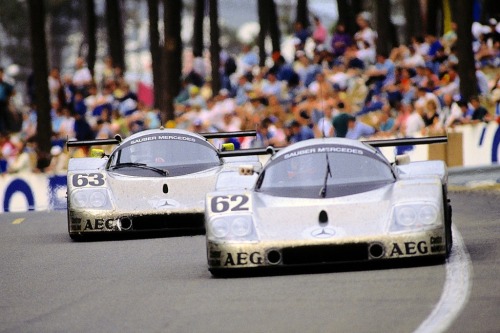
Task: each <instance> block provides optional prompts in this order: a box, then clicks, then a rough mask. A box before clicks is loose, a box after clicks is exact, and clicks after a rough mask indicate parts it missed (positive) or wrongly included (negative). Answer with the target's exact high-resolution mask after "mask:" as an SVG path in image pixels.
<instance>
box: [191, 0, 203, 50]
mask: <svg viewBox="0 0 500 333" xmlns="http://www.w3.org/2000/svg"><path fill="white" fill-rule="evenodd" d="M204 18H205V0H195V4H194V26H193V55H194V56H195V57H201V56H203V20H204Z"/></svg>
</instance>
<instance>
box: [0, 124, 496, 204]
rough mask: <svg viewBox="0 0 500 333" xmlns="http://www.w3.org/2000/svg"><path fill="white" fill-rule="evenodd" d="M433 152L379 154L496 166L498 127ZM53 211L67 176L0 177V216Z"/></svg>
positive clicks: (475, 128) (462, 133) (462, 130)
mask: <svg viewBox="0 0 500 333" xmlns="http://www.w3.org/2000/svg"><path fill="white" fill-rule="evenodd" d="M433 146H437V145H433ZM444 146H445V145H443V147H444ZM435 148H436V147H432V148H431V147H430V146H429V145H419V146H407V147H398V148H392V147H383V148H381V151H382V152H383V154H384V155H385V156H386V157H387V158H388V159H389V160H390V161H394V158H395V156H396V154H400V153H403V152H404V153H407V154H408V155H410V159H411V160H412V161H425V160H428V159H429V156H431V158H432V159H436V158H438V159H443V160H445V161H446V162H447V163H448V165H449V166H464V167H477V166H487V165H492V164H498V163H499V157H500V126H499V125H498V124H497V123H496V122H490V123H488V124H486V123H479V124H474V125H463V126H457V127H456V128H454V129H453V130H452V131H450V135H449V142H448V144H447V145H446V148H443V150H442V152H439V151H438V152H437V153H436V151H435V150H436V149H435ZM431 150H433V151H431ZM457 161H458V162H457ZM450 162H451V163H450ZM54 209H66V175H44V174H33V173H26V174H15V175H8V174H2V175H0V213H1V212H24V211H29V210H54Z"/></svg>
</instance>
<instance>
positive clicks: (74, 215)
mask: <svg viewBox="0 0 500 333" xmlns="http://www.w3.org/2000/svg"><path fill="white" fill-rule="evenodd" d="M249 135H255V132H252V131H250V132H230V133H207V134H203V135H200V134H196V133H192V132H188V131H184V130H180V129H163V128H161V129H154V130H147V131H143V132H139V133H136V134H134V135H132V136H130V137H128V138H126V139H125V140H123V141H121V140H120V138H119V137H118V138H116V139H106V140H92V141H68V143H67V145H68V147H77V146H96V145H104V144H114V145H116V147H115V148H114V150H113V151H112V152H111V154H109V156H108V155H106V154H103V153H99V154H98V157H89V158H72V159H70V161H69V166H68V174H67V184H68V193H67V200H68V208H67V209H68V232H69V235H70V237H71V238H73V239H82V238H84V237H85V236H87V235H91V234H93V235H95V234H96V233H104V232H107V233H109V232H134V231H154V230H172V229H182V230H190V229H191V230H192V229H194V230H195V231H196V230H198V231H200V232H203V231H204V207H205V196H206V193H207V192H211V191H214V190H216V189H221V188H235V187H236V188H240V187H241V188H244V187H247V186H248V187H250V186H251V185H252V182H253V181H252V179H251V177H250V178H249V177H248V176H242V175H240V174H239V171H240V166H241V165H242V164H244V165H250V166H252V167H253V168H257V169H260V168H261V163H260V162H259V160H258V158H257V157H256V156H245V155H249V154H248V153H245V151H241V152H238V151H234V152H233V155H232V157H227V158H225V157H223V155H222V154H223V153H224V152H223V149H217V148H216V147H215V146H214V145H213V144H212V143H210V142H209V141H208V139H209V138H229V137H240V136H249ZM223 147H227V145H224V146H223ZM241 155H243V156H241Z"/></svg>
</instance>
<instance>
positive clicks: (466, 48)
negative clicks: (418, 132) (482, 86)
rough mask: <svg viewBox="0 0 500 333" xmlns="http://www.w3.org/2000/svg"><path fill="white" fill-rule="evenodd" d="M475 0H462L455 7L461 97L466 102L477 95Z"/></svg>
mask: <svg viewBox="0 0 500 333" xmlns="http://www.w3.org/2000/svg"><path fill="white" fill-rule="evenodd" d="M473 7H474V0H462V1H461V2H460V4H457V6H456V7H455V12H454V13H453V17H454V21H455V22H456V23H457V36H458V38H457V57H458V76H459V77H460V95H462V98H463V99H465V100H468V99H469V97H471V96H473V95H477V93H478V88H477V78H476V66H475V61H474V51H473V50H472V31H471V29H472V21H473V18H472V9H473Z"/></svg>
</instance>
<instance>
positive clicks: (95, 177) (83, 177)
mask: <svg viewBox="0 0 500 333" xmlns="http://www.w3.org/2000/svg"><path fill="white" fill-rule="evenodd" d="M72 183H73V186H74V187H84V186H87V185H89V186H102V185H104V175H103V174H101V173H89V174H87V173H77V174H75V175H73V179H72Z"/></svg>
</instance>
